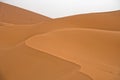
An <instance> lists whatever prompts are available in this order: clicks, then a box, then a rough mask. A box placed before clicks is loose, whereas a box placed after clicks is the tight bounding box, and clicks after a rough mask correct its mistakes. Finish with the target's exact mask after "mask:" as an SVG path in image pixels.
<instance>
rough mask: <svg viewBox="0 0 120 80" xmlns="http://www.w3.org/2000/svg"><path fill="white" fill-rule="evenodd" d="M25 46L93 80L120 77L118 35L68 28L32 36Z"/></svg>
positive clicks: (119, 43) (107, 79)
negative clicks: (62, 61) (78, 67)
mask: <svg viewBox="0 0 120 80" xmlns="http://www.w3.org/2000/svg"><path fill="white" fill-rule="evenodd" d="M26 44H27V45H28V46H30V47H32V48H34V49H37V50H40V51H44V52H48V53H50V54H52V55H54V56H59V57H60V58H63V59H66V60H69V61H71V62H74V63H77V64H79V65H81V66H82V71H83V72H85V73H86V74H89V75H91V77H92V78H93V79H95V80H116V79H117V78H119V76H120V63H119V60H120V32H116V31H105V30H95V29H79V28H71V29H70V28H69V29H62V30H56V31H53V32H49V33H46V34H43V35H36V36H34V37H32V38H30V39H28V40H27V41H26ZM119 79H120V78H119Z"/></svg>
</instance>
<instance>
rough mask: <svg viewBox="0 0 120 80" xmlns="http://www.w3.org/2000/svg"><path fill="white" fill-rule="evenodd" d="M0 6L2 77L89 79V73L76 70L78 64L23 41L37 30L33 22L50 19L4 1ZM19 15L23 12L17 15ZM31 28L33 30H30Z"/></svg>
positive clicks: (18, 79)
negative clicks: (32, 46) (39, 49)
mask: <svg viewBox="0 0 120 80" xmlns="http://www.w3.org/2000/svg"><path fill="white" fill-rule="evenodd" d="M0 5H1V6H2V8H1V9H2V11H1V14H0V18H1V22H0V37H1V39H0V46H1V47H0V63H1V64H0V79H1V80H58V79H59V80H65V79H66V80H67V79H69V78H71V79H76V80H79V79H84V80H92V79H91V78H90V77H89V76H88V75H86V74H84V73H82V72H79V69H80V65H77V64H75V63H72V62H69V61H66V60H64V59H60V58H57V57H55V56H53V55H50V54H48V53H44V52H40V51H38V50H35V49H33V48H30V47H28V46H27V45H25V44H24V40H25V39H26V38H28V37H30V36H31V35H33V34H35V33H36V32H35V31H39V30H40V29H39V30H37V29H36V25H35V24H36V23H38V24H41V22H45V21H50V20H51V19H50V18H47V17H45V16H41V15H37V14H35V13H32V12H29V11H25V10H23V9H20V8H17V7H15V6H11V5H7V4H4V3H0ZM6 12H9V13H10V14H7V13H6ZM16 12H19V13H16ZM20 14H24V15H21V17H20V16H19V15H20ZM34 28H35V29H36V30H35V31H34V30H33V32H32V29H34ZM41 28H42V27H41ZM45 31H46V30H45ZM41 32H43V31H42V30H40V32H39V33H41ZM41 54H42V55H41ZM73 73H74V74H73ZM46 76H47V77H46Z"/></svg>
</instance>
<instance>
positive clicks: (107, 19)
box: [0, 11, 120, 48]
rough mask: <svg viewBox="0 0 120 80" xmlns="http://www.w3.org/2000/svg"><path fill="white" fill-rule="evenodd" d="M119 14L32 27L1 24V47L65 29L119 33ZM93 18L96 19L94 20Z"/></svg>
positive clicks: (88, 16)
mask: <svg viewBox="0 0 120 80" xmlns="http://www.w3.org/2000/svg"><path fill="white" fill-rule="evenodd" d="M119 12H120V11H116V12H108V13H97V14H85V15H79V16H81V17H82V16H83V17H82V18H81V17H79V16H78V17H77V16H73V17H66V18H63V19H56V20H50V21H44V22H43V23H37V24H31V25H15V24H9V23H5V22H1V23H0V25H1V26H0V33H1V34H0V36H1V39H2V40H1V41H0V44H1V45H0V47H1V48H5V47H6V48H7V47H9V46H11V45H12V46H13V45H14V46H15V45H16V44H18V43H20V42H22V41H24V40H26V39H27V38H29V37H31V36H33V35H36V34H43V33H46V32H49V31H53V30H56V29H63V28H89V29H101V30H110V31H119V30H120V23H119V21H120V18H119V16H118V15H119V14H118V13H119ZM84 16H85V17H84ZM93 18H96V19H95V20H94V19H93ZM92 19H93V20H94V21H93V20H92ZM85 21H86V24H85ZM95 21H96V22H95ZM93 22H94V23H93ZM10 37H11V38H10ZM8 39H9V41H8Z"/></svg>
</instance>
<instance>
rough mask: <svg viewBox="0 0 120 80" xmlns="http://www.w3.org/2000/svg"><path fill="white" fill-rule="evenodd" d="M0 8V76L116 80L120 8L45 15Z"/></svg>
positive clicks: (119, 66)
mask: <svg viewBox="0 0 120 80" xmlns="http://www.w3.org/2000/svg"><path fill="white" fill-rule="evenodd" d="M0 6H1V13H0V18H1V21H0V79H2V80H35V79H36V80H92V79H93V80H120V77H119V76H120V63H119V57H120V54H119V53H120V23H119V21H120V11H114V12H106V13H94V14H83V15H75V16H69V17H64V18H58V19H50V18H48V17H45V16H43V15H39V14H36V13H33V12H30V11H26V10H23V9H21V8H18V7H15V6H11V5H8V4H5V3H0ZM7 12H9V14H8V13H7ZM24 42H25V44H24ZM80 67H81V69H80ZM46 76H47V77H46ZM89 76H90V77H89Z"/></svg>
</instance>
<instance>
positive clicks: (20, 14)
mask: <svg viewBox="0 0 120 80" xmlns="http://www.w3.org/2000/svg"><path fill="white" fill-rule="evenodd" d="M0 18H1V19H0V21H1V22H5V23H10V24H19V25H21V24H35V23H40V22H43V21H46V20H51V19H50V18H48V17H46V16H43V15H40V14H37V13H34V12H30V11H27V10H24V9H22V8H18V7H15V6H12V5H9V4H6V3H2V2H0Z"/></svg>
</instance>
